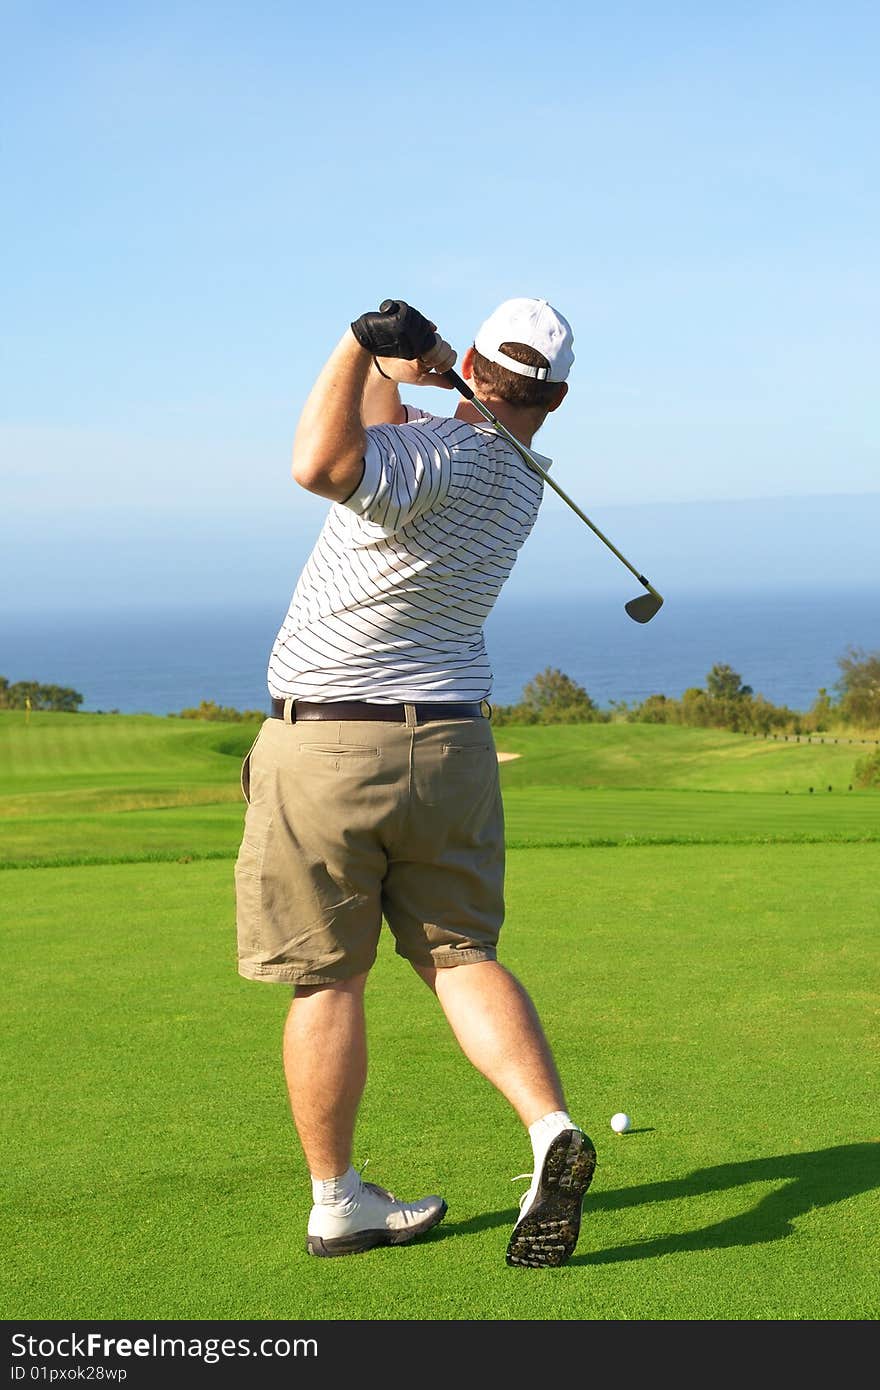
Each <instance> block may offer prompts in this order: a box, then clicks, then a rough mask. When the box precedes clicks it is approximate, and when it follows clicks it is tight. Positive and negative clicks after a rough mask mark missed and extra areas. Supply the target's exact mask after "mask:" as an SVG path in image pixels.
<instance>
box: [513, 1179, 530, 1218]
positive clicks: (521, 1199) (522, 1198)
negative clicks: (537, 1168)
mask: <svg viewBox="0 0 880 1390" xmlns="http://www.w3.org/2000/svg"><path fill="white" fill-rule="evenodd" d="M534 1176H535V1175H534V1173H517V1175H516V1177H515V1178H511V1179H510V1181H511V1182H522V1180H523V1178H528V1183H529V1185H528V1187H527V1188H526V1190H525V1192H523V1193H521V1195H520V1199H519V1207H520V1211H522V1205H523V1202H524V1201H525V1200H526V1198H527V1197H528V1195H529V1193H530V1192H531V1190H532V1182H533V1180H534Z"/></svg>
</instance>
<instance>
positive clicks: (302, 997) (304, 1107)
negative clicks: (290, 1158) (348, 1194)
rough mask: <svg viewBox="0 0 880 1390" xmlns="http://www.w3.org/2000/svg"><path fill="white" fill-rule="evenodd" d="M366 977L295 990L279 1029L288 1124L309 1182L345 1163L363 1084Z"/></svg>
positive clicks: (332, 1174)
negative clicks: (294, 1133)
mask: <svg viewBox="0 0 880 1390" xmlns="http://www.w3.org/2000/svg"><path fill="white" fill-rule="evenodd" d="M366 982H367V977H366V974H363V975H355V976H353V977H352V978H351V979H350V980H340V981H339V982H338V983H336V984H331V985H309V986H302V985H301V986H299V987H298V988H297V991H296V997H295V998H294V1001H293V1003H292V1004H291V1006H290V1013H289V1014H288V1015H287V1023H286V1024H285V1028H284V1074H285V1077H286V1079H287V1091H288V1095H289V1096H290V1108H291V1111H292V1113H293V1122H294V1124H295V1125H296V1131H297V1134H298V1135H299V1138H300V1143H301V1144H302V1147H303V1153H304V1154H305V1156H306V1162H307V1163H308V1165H309V1172H310V1173H311V1175H312V1177H313V1178H316V1179H324V1178H333V1177H336V1176H338V1175H339V1174H340V1173H344V1172H346V1170H347V1169H348V1167H349V1165H350V1164H351V1153H352V1144H353V1141H354V1124H355V1118H356V1116H357V1110H358V1106H359V1104H360V1100H361V1096H362V1095H363V1091H364V1086H365V1084H366V1080H367V1029H366V1020H365V1017H364V986H365V984H366Z"/></svg>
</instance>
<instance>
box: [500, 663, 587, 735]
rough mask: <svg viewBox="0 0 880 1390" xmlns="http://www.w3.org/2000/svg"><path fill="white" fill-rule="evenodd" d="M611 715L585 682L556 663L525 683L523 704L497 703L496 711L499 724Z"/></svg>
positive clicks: (583, 719) (581, 721) (572, 720)
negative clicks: (586, 687)
mask: <svg viewBox="0 0 880 1390" xmlns="http://www.w3.org/2000/svg"><path fill="white" fill-rule="evenodd" d="M609 718H610V715H608V714H605V713H603V712H602V710H600V709H599V706H598V705H597V704H596V702H595V700H593V699H591V697H590V696H589V695H588V694H587V692H586V690H585V689H584V687H583V686H582V685H578V684H577V682H576V681H573V680H572V679H571V677H570V676H567V675H565V673H564V672H563V671H559V670H557V669H556V667H555V666H548V667H547V668H546V669H545V670H543V671H541V672H539V674H538V675H537V676H535V677H534V678H533V679H532V680H530V681H529V682H528V683H527V684H526V685H525V686H524V688H523V693H522V699H521V700H520V702H519V704H517V705H496V706H495V707H494V710H493V713H492V720H493V723H495V724H596V723H606V722H607V721H608V719H609Z"/></svg>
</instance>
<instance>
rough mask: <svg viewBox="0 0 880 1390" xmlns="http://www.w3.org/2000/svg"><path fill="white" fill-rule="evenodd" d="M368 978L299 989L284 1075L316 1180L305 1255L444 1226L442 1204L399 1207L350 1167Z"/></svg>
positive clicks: (427, 1200)
mask: <svg viewBox="0 0 880 1390" xmlns="http://www.w3.org/2000/svg"><path fill="white" fill-rule="evenodd" d="M366 979H367V977H366V975H365V974H364V975H356V976H354V977H353V978H352V979H349V980H341V981H339V983H337V984H330V985H313V986H308V987H303V986H300V987H299V988H298V989H297V992H296V997H295V998H294V1001H293V1004H292V1005H291V1008H290V1013H289V1014H288V1016H287V1023H286V1025H285V1028H284V1072H285V1076H286V1078H287V1089H288V1093H289V1095H290V1108H291V1111H292V1113H293V1120H294V1124H295V1125H296V1130H297V1133H298V1135H299V1138H300V1143H301V1144H302V1147H303V1153H304V1154H305V1157H306V1162H307V1163H308V1165H309V1173H310V1175H311V1179H312V1202H313V1205H312V1210H311V1214H310V1216H309V1224H308V1234H307V1238H306V1248H307V1249H308V1251H309V1253H310V1254H312V1255H353V1254H357V1253H358V1252H359V1251H361V1250H370V1249H372V1247H373V1246H375V1245H407V1244H408V1243H409V1242H410V1241H411V1240H415V1239H416V1237H417V1236H420V1235H422V1234H424V1232H425V1231H429V1230H430V1229H431V1227H432V1226H436V1224H437V1222H438V1221H442V1219H443V1216H444V1215H445V1212H446V1203H445V1202H444V1201H443V1199H442V1197H423V1198H421V1199H420V1201H418V1202H400V1201H398V1200H397V1199H396V1198H395V1197H392V1196H391V1195H390V1193H387V1192H385V1191H383V1189H381V1188H376V1187H375V1186H373V1185H372V1184H370V1183H367V1184H364V1183H362V1182H361V1179H360V1175H359V1174H358V1173H356V1172H355V1170H354V1169H353V1168H352V1166H351V1154H352V1145H353V1142H354V1125H355V1119H356V1117H357V1110H358V1105H359V1104H360V1099H361V1096H362V1095H363V1090H364V1084H365V1082H366V1079H367V1034H366V1021H365V1017H364V985H365V984H366Z"/></svg>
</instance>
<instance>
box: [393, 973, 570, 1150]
mask: <svg viewBox="0 0 880 1390" xmlns="http://www.w3.org/2000/svg"><path fill="white" fill-rule="evenodd" d="M415 968H416V970H417V971H418V973H419V974H420V975H421V977H422V979H423V980H424V981H425V983H426V984H427V985H428V987H429V988H430V989H432V990H433V991H434V993H435V994H436V996H437V998H438V1000H439V1002H440V1006H441V1008H442V1009H443V1012H444V1013H445V1015H446V1018H447V1020H448V1021H449V1024H450V1027H451V1028H452V1031H453V1033H454V1034H455V1036H456V1039H457V1040H458V1043H459V1046H460V1047H461V1050H462V1052H463V1053H464V1055H465V1056H466V1057H467V1059H468V1061H469V1062H472V1063H473V1065H474V1066H475V1067H476V1068H477V1070H478V1071H479V1072H482V1074H483V1076H485V1077H486V1080H487V1081H491V1083H492V1085H493V1086H494V1087H495V1088H496V1089H497V1090H499V1091H500V1092H501V1094H502V1095H503V1096H504V1097H505V1098H506V1099H507V1100H508V1101H509V1102H510V1104H511V1105H512V1106H513V1108H514V1110H515V1111H516V1113H517V1114H518V1115H519V1117H520V1119H521V1120H522V1122H523V1124H524V1125H525V1126H526V1127H527V1128H528V1126H529V1125H532V1124H534V1122H535V1120H537V1119H540V1117H541V1116H542V1115H547V1114H549V1113H551V1112H553V1111H564V1110H565V1108H566V1106H565V1097H564V1096H563V1094H562V1083H561V1082H560V1079H559V1073H558V1072H557V1070H556V1063H555V1062H554V1061H553V1054H552V1053H551V1051H550V1047H549V1044H548V1042H547V1039H546V1037H545V1036H544V1030H543V1028H542V1027H541V1022H540V1019H539V1018H538V1015H537V1012H536V1010H535V1006H534V1004H533V1003H532V1001H531V999H530V998H529V996H528V994H527V993H526V991H525V990H524V989H523V987H522V985H521V984H520V983H519V981H518V980H517V979H516V978H515V976H513V975H511V973H510V971H509V970H507V969H506V968H505V967H504V966H503V965H501V964H500V963H499V962H498V961H496V960H485V961H478V962H475V963H474V964H473V965H457V966H454V967H449V968H448V969H445V970H437V969H434V968H433V967H425V966H419V965H417V966H416V967H415Z"/></svg>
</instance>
